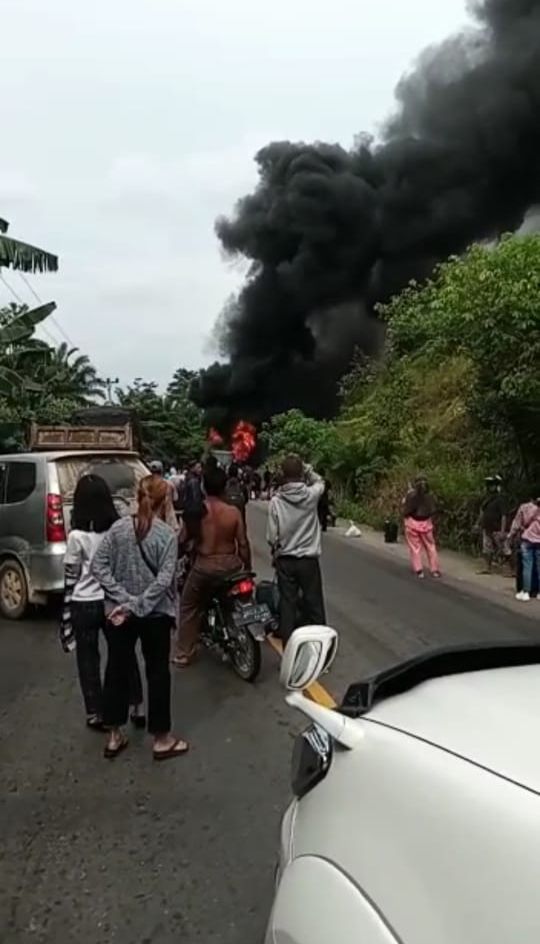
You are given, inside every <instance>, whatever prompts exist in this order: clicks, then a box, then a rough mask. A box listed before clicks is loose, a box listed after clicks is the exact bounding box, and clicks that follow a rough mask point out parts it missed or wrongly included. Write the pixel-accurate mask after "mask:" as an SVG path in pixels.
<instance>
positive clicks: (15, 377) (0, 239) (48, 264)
mask: <svg viewBox="0 0 540 944" xmlns="http://www.w3.org/2000/svg"><path fill="white" fill-rule="evenodd" d="M8 227H9V223H8V222H7V220H4V219H2V218H0V270H1V268H2V267H4V268H10V269H15V270H19V271H22V272H56V271H57V269H58V257H57V256H54V255H53V254H52V253H50V252H45V250H44V249H38V247H37V246H31V245H30V243H23V242H21V241H20V240H19V239H12V238H11V237H10V236H6V233H7V231H8ZM55 308H56V303H55V302H48V303H47V304H46V305H40V306H39V307H38V308H33V309H31V310H30V311H27V310H24V311H21V312H19V313H17V314H16V315H14V317H13V318H10V319H9V321H8V322H7V323H6V322H4V323H0V396H4V397H8V398H9V397H13V395H14V394H17V393H18V392H19V391H21V390H23V389H26V390H31V389H34V390H35V389H39V386H38V385H37V384H35V383H34V382H33V381H32V380H30V379H29V378H28V377H23V376H22V375H21V374H20V373H18V371H16V370H13V369H12V368H11V367H10V366H9V359H10V357H9V356H10V354H11V353H12V351H13V346H14V345H16V344H20V343H21V342H27V343H28V344H29V345H30V346H32V345H37V344H39V342H38V341H37V340H36V339H34V338H32V335H33V333H34V328H35V327H36V325H38V324H40V323H41V322H42V321H45V319H46V318H48V317H49V315H50V314H51V313H52V312H53V311H54V310H55ZM6 362H7V363H6Z"/></svg>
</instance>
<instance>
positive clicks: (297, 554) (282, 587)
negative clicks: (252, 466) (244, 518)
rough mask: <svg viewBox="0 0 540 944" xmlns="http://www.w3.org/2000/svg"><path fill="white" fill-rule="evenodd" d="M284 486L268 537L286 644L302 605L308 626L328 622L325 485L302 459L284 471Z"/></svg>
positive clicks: (291, 462) (287, 462) (272, 503)
mask: <svg viewBox="0 0 540 944" xmlns="http://www.w3.org/2000/svg"><path fill="white" fill-rule="evenodd" d="M282 480H283V484H282V485H281V486H280V488H279V489H278V490H277V492H276V494H275V495H274V496H273V498H272V499H271V500H270V508H269V512H268V526H267V531H266V537H267V540H268V543H269V544H270V547H271V548H272V555H273V558H274V563H275V567H276V574H277V579H278V587H279V597H280V604H279V634H280V636H281V638H282V640H283V642H284V643H286V642H287V640H288V639H289V637H290V635H291V633H292V632H293V630H294V629H295V627H296V625H297V622H296V618H297V613H298V604H299V599H300V596H301V598H302V617H303V620H304V621H305V624H306V625H324V623H325V622H326V616H325V610H324V599H323V591H322V580H321V569H320V566H319V557H320V556H321V526H320V522H319V515H318V504H319V500H320V498H321V495H322V494H323V492H324V488H325V485H324V480H323V479H322V478H321V476H320V475H317V474H316V473H315V472H314V471H313V470H312V469H311V468H309V467H307V468H306V467H304V464H303V462H302V460H301V459H299V458H298V456H288V457H287V459H285V461H284V462H283V465H282Z"/></svg>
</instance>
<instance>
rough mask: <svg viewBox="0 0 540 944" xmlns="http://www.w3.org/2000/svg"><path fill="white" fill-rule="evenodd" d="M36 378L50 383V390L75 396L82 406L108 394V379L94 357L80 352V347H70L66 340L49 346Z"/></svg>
mask: <svg viewBox="0 0 540 944" xmlns="http://www.w3.org/2000/svg"><path fill="white" fill-rule="evenodd" d="M36 379H37V380H38V382H39V383H40V384H42V385H43V386H44V387H45V386H46V387H47V389H48V391H49V393H53V394H54V395H55V396H57V397H65V398H66V399H69V400H73V401H74V402H76V403H79V404H80V406H87V405H88V404H89V403H92V402H93V401H94V400H95V398H96V397H99V398H101V399H103V397H104V396H105V392H104V391H105V383H104V381H103V380H101V378H100V377H98V373H97V371H96V368H95V367H94V365H93V364H92V363H91V361H90V358H89V357H87V356H86V354H80V353H79V348H77V347H72V348H70V347H69V346H68V345H67V344H66V343H62V344H60V345H59V347H57V348H49V349H48V354H47V357H46V359H45V361H44V362H43V363H42V364H41V365H40V367H39V369H38V372H37V376H36Z"/></svg>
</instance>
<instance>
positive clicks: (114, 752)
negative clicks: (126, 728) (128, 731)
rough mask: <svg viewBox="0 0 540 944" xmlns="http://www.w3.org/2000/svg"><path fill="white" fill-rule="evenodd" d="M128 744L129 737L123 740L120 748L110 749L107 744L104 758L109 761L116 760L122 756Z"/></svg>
mask: <svg viewBox="0 0 540 944" xmlns="http://www.w3.org/2000/svg"><path fill="white" fill-rule="evenodd" d="M128 744H129V741H128V739H127V737H123V738H122V740H121V741H120V743H119V745H118V747H109V745H108V744H107V746H106V747H105V748H104V750H103V756H104V757H106V758H107V760H114V758H115V757H118V755H119V754H121V753H122V751H125V749H126V747H127V746H128Z"/></svg>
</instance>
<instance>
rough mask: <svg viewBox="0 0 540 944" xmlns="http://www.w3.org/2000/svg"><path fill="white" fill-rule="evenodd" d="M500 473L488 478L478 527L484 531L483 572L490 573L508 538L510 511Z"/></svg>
mask: <svg viewBox="0 0 540 944" xmlns="http://www.w3.org/2000/svg"><path fill="white" fill-rule="evenodd" d="M501 488H502V479H501V477H500V475H492V476H488V478H486V495H485V498H484V500H483V502H482V505H481V508H480V516H479V519H478V528H479V530H480V531H481V533H482V556H483V558H484V568H483V570H481V571H480V573H482V574H490V573H491V572H492V570H493V561H494V559H495V557H496V556H497V554H500V553H501V551H502V549H503V547H504V542H505V538H506V531H507V518H508V512H507V507H506V501H505V498H504V496H503V495H502V493H501Z"/></svg>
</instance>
